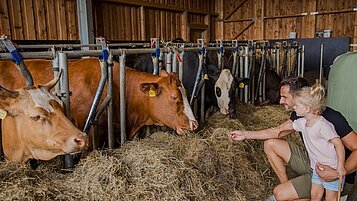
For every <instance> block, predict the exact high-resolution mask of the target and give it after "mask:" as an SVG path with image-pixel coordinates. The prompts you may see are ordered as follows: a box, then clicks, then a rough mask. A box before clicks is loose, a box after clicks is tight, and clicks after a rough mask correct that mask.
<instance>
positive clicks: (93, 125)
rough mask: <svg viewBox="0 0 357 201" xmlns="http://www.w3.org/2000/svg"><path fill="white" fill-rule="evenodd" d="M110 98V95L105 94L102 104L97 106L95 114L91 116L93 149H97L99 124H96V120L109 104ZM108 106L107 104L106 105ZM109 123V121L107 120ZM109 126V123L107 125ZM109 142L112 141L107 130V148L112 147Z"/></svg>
mask: <svg viewBox="0 0 357 201" xmlns="http://www.w3.org/2000/svg"><path fill="white" fill-rule="evenodd" d="M111 100H112V97H111V96H107V97H105V99H104V101H103V102H102V104H101V105H100V106H99V107H98V110H97V112H96V114H95V117H94V118H93V121H92V122H93V123H92V127H93V131H94V132H93V133H92V146H93V150H96V149H97V136H98V133H99V126H98V121H99V117H100V116H101V115H102V114H103V112H104V110H105V109H106V108H107V106H108V105H109V104H110V102H111ZM108 107H109V106H108ZM108 124H109V121H108ZM108 127H109V125H108ZM109 142H111V143H113V141H112V139H110V138H109V132H108V148H109V149H113V147H114V144H113V145H111V146H112V147H110V145H109Z"/></svg>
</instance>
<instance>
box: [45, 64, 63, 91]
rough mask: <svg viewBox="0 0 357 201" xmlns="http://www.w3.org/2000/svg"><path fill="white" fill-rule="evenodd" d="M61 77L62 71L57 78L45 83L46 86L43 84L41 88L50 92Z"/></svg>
mask: <svg viewBox="0 0 357 201" xmlns="http://www.w3.org/2000/svg"><path fill="white" fill-rule="evenodd" d="M61 75H62V69H61V71H60V72H59V73H58V75H57V77H55V78H53V80H51V81H49V82H47V83H46V84H44V85H43V86H44V87H46V88H47V89H48V91H49V90H51V89H52V88H53V87H54V86H55V85H56V84H57V82H58V81H59V79H60V77H61Z"/></svg>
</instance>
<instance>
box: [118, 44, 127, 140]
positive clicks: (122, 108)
mask: <svg viewBox="0 0 357 201" xmlns="http://www.w3.org/2000/svg"><path fill="white" fill-rule="evenodd" d="M125 56H126V51H123V52H122V54H121V55H120V57H119V62H120V70H119V71H120V72H119V80H120V85H119V86H120V87H119V94H120V96H119V104H120V144H121V145H123V144H124V142H125V141H126V101H125V97H126V92H125V88H126V81H125V80H126V75H125Z"/></svg>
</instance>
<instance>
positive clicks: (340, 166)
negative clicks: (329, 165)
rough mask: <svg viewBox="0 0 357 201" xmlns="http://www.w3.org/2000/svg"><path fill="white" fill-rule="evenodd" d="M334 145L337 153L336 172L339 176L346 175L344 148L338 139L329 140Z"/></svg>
mask: <svg viewBox="0 0 357 201" xmlns="http://www.w3.org/2000/svg"><path fill="white" fill-rule="evenodd" d="M330 141H331V143H332V144H334V145H335V149H336V152H337V172H338V174H339V175H340V176H343V175H346V170H345V147H344V146H343V144H342V141H341V139H340V138H339V137H336V138H333V139H331V140H330Z"/></svg>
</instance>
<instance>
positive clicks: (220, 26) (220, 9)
mask: <svg viewBox="0 0 357 201" xmlns="http://www.w3.org/2000/svg"><path fill="white" fill-rule="evenodd" d="M215 4H216V6H215V7H216V13H218V16H219V19H218V20H219V21H216V39H221V40H224V39H225V37H224V21H223V20H224V0H217V1H215ZM216 19H217V18H216Z"/></svg>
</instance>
